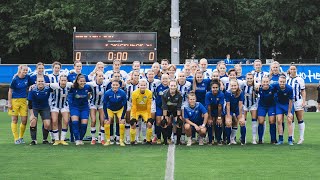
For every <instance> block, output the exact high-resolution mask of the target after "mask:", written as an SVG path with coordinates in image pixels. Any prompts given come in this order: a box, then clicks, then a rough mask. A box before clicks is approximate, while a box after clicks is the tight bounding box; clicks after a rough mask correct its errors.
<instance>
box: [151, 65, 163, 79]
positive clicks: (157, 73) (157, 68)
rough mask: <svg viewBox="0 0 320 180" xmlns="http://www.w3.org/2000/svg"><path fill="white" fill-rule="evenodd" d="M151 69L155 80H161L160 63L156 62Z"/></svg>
mask: <svg viewBox="0 0 320 180" xmlns="http://www.w3.org/2000/svg"><path fill="white" fill-rule="evenodd" d="M151 69H152V71H153V72H154V78H155V79H158V80H160V78H161V71H160V64H159V63H158V62H154V63H153V64H152V67H151Z"/></svg>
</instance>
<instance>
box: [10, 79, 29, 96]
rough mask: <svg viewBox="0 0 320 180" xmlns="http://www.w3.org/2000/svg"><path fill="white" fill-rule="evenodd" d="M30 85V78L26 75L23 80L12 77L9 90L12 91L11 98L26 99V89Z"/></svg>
mask: <svg viewBox="0 0 320 180" xmlns="http://www.w3.org/2000/svg"><path fill="white" fill-rule="evenodd" d="M30 85H32V82H31V80H30V76H29V75H26V76H25V77H24V78H19V76H17V75H16V76H14V77H13V79H12V81H11V84H10V88H11V89H12V98H27V90H28V87H29V86H30Z"/></svg>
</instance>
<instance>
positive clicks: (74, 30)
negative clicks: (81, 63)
mask: <svg viewBox="0 0 320 180" xmlns="http://www.w3.org/2000/svg"><path fill="white" fill-rule="evenodd" d="M76 31H77V27H75V26H73V34H72V35H73V37H72V39H73V41H72V47H73V52H72V58H73V59H72V61H74V33H75V32H76Z"/></svg>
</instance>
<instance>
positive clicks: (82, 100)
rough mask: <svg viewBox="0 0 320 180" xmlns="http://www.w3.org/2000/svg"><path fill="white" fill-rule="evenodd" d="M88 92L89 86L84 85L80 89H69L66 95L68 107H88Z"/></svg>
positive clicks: (89, 90) (90, 90)
mask: <svg viewBox="0 0 320 180" xmlns="http://www.w3.org/2000/svg"><path fill="white" fill-rule="evenodd" d="M89 92H92V89H91V87H90V86H89V85H87V84H86V85H84V87H83V88H82V89H76V88H71V89H70V91H69V94H68V103H69V106H70V107H79V108H82V107H89V103H88V99H89V94H88V93H89Z"/></svg>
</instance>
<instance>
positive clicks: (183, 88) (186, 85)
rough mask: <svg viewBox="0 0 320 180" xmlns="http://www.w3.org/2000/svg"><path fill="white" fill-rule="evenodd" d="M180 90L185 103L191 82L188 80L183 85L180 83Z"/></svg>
mask: <svg viewBox="0 0 320 180" xmlns="http://www.w3.org/2000/svg"><path fill="white" fill-rule="evenodd" d="M178 90H179V91H180V93H181V96H182V103H185V102H187V101H188V97H187V96H188V94H189V92H190V90H191V83H190V82H189V81H186V82H185V83H184V84H183V85H180V84H179V83H178Z"/></svg>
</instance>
